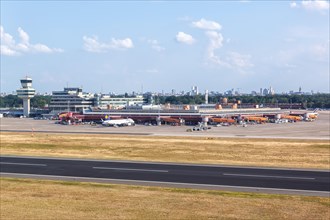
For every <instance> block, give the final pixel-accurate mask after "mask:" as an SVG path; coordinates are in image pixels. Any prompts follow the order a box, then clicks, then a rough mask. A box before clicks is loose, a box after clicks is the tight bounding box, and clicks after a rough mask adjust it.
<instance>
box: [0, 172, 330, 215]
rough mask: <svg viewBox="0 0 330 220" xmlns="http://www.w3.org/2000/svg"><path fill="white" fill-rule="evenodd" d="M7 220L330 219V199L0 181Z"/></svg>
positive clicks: (2, 207) (0, 207)
mask: <svg viewBox="0 0 330 220" xmlns="http://www.w3.org/2000/svg"><path fill="white" fill-rule="evenodd" d="M0 184H1V196H0V199H1V201H0V202H1V206H0V213H1V214H0V218H1V219H3V220H5V219H299V220H300V219H329V217H330V199H329V198H321V197H306V196H285V195H266V194H255V193H237V192H221V191H208V190H191V189H175V188H174V189H173V188H158V187H143V186H126V185H111V184H99V183H76V182H63V181H47V180H28V179H12V178H1V179H0Z"/></svg>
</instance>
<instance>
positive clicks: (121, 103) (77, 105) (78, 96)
mask: <svg viewBox="0 0 330 220" xmlns="http://www.w3.org/2000/svg"><path fill="white" fill-rule="evenodd" d="M142 104H144V100H143V96H134V97H111V96H110V95H107V94H94V93H84V92H83V91H82V89H81V88H64V90H63V91H53V92H52V98H51V101H50V104H49V110H50V111H51V113H53V114H55V113H60V112H85V111H89V110H90V109H92V108H94V109H122V108H124V107H126V106H136V105H142Z"/></svg>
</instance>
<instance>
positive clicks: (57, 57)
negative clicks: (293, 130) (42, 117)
mask: <svg viewBox="0 0 330 220" xmlns="http://www.w3.org/2000/svg"><path fill="white" fill-rule="evenodd" d="M26 75H28V76H29V77H31V78H32V79H33V80H34V87H35V89H36V90H37V91H39V92H41V93H44V92H51V91H57V90H60V89H62V88H63V87H65V86H67V85H70V87H83V88H84V90H85V91H93V92H101V91H109V92H115V93H123V92H132V91H141V90H144V91H155V92H161V91H163V90H164V91H167V92H170V91H171V90H172V89H174V90H176V91H181V90H185V91H187V90H190V88H191V86H193V85H197V86H198V87H199V89H200V91H205V90H209V91H220V92H224V91H226V90H228V89H230V88H235V89H236V88H239V89H241V91H242V92H245V93H250V92H251V91H258V89H259V88H269V86H272V87H273V88H275V90H276V92H277V93H281V92H288V91H290V90H292V89H294V90H298V88H299V87H302V88H303V90H304V91H311V90H313V91H314V92H326V93H328V92H329V1H281V2H270V1H264V2H263V1H257V2H253V1H230V2H229V1H219V2H213V1H211V2H198V1H192V2H187V1H182V2H166V1H165V2H164V1H159V2H158V1H137V2H112V1H109V2H108V1H100V2H89V1H81V2H78V1H73V2H34V1H32V2H29V1H26V2H25V1H24V2H21V1H17V2H15V1H13V2H12V1H10V2H9V1H1V92H2V93H3V92H7V93H11V92H12V91H14V90H16V89H17V87H18V86H19V79H21V78H23V77H25V76H26ZM142 87H143V89H142Z"/></svg>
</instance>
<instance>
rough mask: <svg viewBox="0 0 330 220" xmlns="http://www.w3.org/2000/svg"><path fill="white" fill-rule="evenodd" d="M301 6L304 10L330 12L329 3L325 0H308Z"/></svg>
mask: <svg viewBox="0 0 330 220" xmlns="http://www.w3.org/2000/svg"><path fill="white" fill-rule="evenodd" d="M301 5H302V7H303V8H305V9H308V10H317V11H319V10H328V9H329V2H328V1H324V0H314V1H312V0H307V1H302V2H301Z"/></svg>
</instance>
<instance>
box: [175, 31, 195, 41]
mask: <svg viewBox="0 0 330 220" xmlns="http://www.w3.org/2000/svg"><path fill="white" fill-rule="evenodd" d="M175 39H176V40H177V41H178V42H179V43H184V44H193V43H194V42H195V39H194V38H193V37H192V36H191V35H190V34H186V33H184V32H181V31H180V32H179V33H178V34H177V35H176V36H175Z"/></svg>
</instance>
